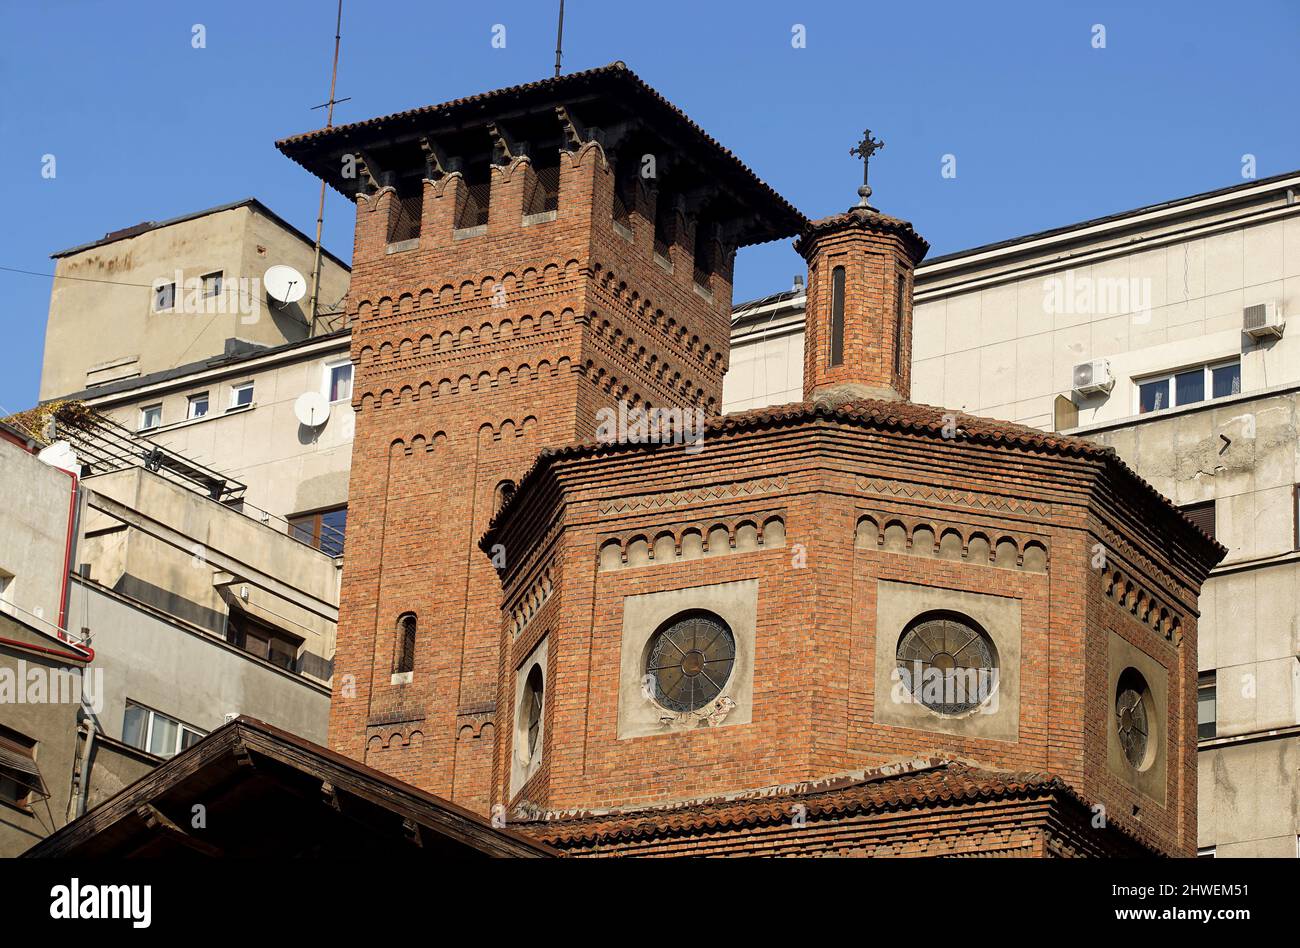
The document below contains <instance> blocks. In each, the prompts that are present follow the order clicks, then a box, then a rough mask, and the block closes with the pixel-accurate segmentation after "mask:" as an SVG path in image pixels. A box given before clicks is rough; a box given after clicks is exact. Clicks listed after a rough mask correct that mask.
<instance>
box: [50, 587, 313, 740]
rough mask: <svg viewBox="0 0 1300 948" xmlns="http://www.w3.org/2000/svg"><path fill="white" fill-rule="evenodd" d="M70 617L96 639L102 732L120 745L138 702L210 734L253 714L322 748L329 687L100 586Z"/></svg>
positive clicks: (79, 596) (84, 591) (79, 593)
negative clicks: (231, 719)
mask: <svg viewBox="0 0 1300 948" xmlns="http://www.w3.org/2000/svg"><path fill="white" fill-rule="evenodd" d="M77 587H78V588H77V589H76V594H75V595H74V597H73V606H72V612H73V617H74V619H75V620H76V621H77V622H78V623H85V624H86V625H87V626H88V627H89V628H90V629H91V631H92V633H93V635H94V644H95V663H94V664H95V667H96V668H99V669H102V671H103V676H104V689H103V691H104V696H103V707H102V710H100V711H99V713H98V722H99V726H100V728H101V730H102V731H103V733H105V734H107V735H108V736H109V737H111V738H114V739H115V740H121V739H122V725H123V720H124V716H125V713H126V702H127V701H128V700H130V701H134V702H136V703H137V704H142V705H144V706H146V707H148V708H152V709H153V710H155V711H160V712H162V713H163V714H166V715H169V716H171V717H173V718H175V719H177V720H179V721H181V722H183V723H185V724H188V725H190V726H192V727H195V728H198V729H200V730H202V731H205V732H211V731H214V730H216V729H217V728H219V727H220V726H221V725H222V724H223V723H224V721H225V715H227V714H247V715H249V716H251V717H255V718H257V719H259V720H262V721H265V722H267V723H268V724H273V725H275V726H276V727H280V728H283V729H284V730H286V731H289V732H290V733H293V734H297V735H299V736H301V737H305V738H307V739H308V740H311V741H315V742H317V743H319V744H324V743H325V741H326V727H327V723H328V718H329V687H328V686H327V685H324V684H322V683H320V682H316V681H313V680H312V679H310V678H306V677H304V676H302V675H297V674H294V673H293V672H289V671H285V670H284V669H281V668H277V667H276V666H274V665H272V664H271V663H270V662H265V661H262V660H261V659H257V658H254V657H252V656H251V655H249V654H248V653H247V652H244V651H242V650H240V649H238V648H236V647H235V646H233V645H231V644H229V643H227V642H224V641H222V640H221V639H220V638H219V637H217V636H214V635H210V634H207V633H205V632H203V631H202V630H198V629H193V628H189V627H187V626H184V625H182V624H179V623H176V622H172V621H170V620H169V619H168V618H167V617H166V616H163V615H159V614H156V613H151V612H148V611H144V610H141V609H140V608H139V607H138V606H137V605H136V604H135V603H133V602H131V601H130V600H128V599H126V598H125V597H122V596H118V595H116V594H114V593H112V592H111V591H109V590H105V589H102V588H100V587H98V586H97V585H95V584H81V583H78V584H77Z"/></svg>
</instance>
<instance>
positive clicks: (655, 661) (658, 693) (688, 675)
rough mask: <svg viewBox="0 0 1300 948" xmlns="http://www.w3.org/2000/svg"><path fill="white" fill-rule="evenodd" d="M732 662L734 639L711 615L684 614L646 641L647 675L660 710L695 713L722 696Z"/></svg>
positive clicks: (734, 651)
mask: <svg viewBox="0 0 1300 948" xmlns="http://www.w3.org/2000/svg"><path fill="white" fill-rule="evenodd" d="M735 662H736V639H735V636H734V635H732V632H731V628H730V627H729V626H728V625H727V623H726V622H724V621H723V620H722V619H721V618H720V617H718V616H716V615H714V614H713V613H711V612H688V613H684V614H682V615H680V616H677V617H676V618H674V619H671V620H669V621H668V622H667V623H665V624H664V625H663V627H661V628H660V630H659V631H658V632H656V633H655V634H654V636H653V637H652V638H651V639H650V646H649V652H648V654H647V657H646V674H647V675H649V676H650V677H651V678H653V679H654V699H655V701H657V702H658V703H659V704H660V705H662V706H663V707H665V708H667V709H668V710H670V711H698V710H699V709H700V708H702V707H704V706H705V705H706V704H708V703H709V702H710V701H712V700H713V699H714V698H716V697H717V696H718V695H719V694H721V693H722V689H723V688H724V687H725V686H726V684H727V680H728V679H729V678H730V677H731V669H732V667H733V666H734V665H735Z"/></svg>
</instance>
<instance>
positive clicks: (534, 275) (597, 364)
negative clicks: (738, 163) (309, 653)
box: [330, 143, 731, 812]
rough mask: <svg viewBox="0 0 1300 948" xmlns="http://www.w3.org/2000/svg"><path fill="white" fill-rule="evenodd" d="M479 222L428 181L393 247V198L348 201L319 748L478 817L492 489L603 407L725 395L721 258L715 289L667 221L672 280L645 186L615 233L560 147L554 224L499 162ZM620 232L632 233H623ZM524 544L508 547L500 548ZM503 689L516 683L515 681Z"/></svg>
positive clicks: (494, 611)
mask: <svg viewBox="0 0 1300 948" xmlns="http://www.w3.org/2000/svg"><path fill="white" fill-rule="evenodd" d="M491 175H492V192H491V202H490V211H489V219H488V223H487V225H486V228H483V229H476V230H473V231H459V232H458V231H455V229H454V226H453V225H454V223H455V221H456V209H457V207H458V202H462V201H463V200H464V196H463V193H462V192H463V189H464V187H465V185H464V182H463V180H462V178H461V176H460V175H459V174H451V175H448V176H446V177H444V178H442V179H441V180H439V181H437V182H425V184H424V203H423V212H422V223H421V232H420V235H419V238H418V241H417V242H415V245H413V246H412V245H411V242H404V243H403V244H399V245H393V246H390V245H389V244H388V243H387V239H388V236H389V233H390V230H389V223H390V217H391V216H392V215H394V214H396V213H397V200H396V195H395V192H394V191H393V189H391V188H381V189H379V190H378V192H377V193H376V194H373V195H367V196H363V197H362V198H360V199H359V201H358V208H357V225H356V246H355V250H354V255H353V273H352V289H351V293H350V297H349V299H350V305H351V306H352V313H351V315H352V319H353V326H354V330H353V338H352V357H353V361H354V362H355V363H356V380H355V384H354V392H355V396H354V399H353V407H354V409H355V411H356V438H355V442H354V455H353V464H352V474H351V499H350V508H349V509H350V522H349V525H348V562H347V565H346V567H345V571H344V576H343V591H342V602H341V608H340V623H339V633H338V651H337V657H336V666H335V667H336V674H335V683H336V690H335V695H334V700H333V705H332V710H331V721H330V742H331V745H332V746H333V747H335V748H336V749H339V750H341V751H342V752H344V753H347V754H349V755H350V756H353V757H355V758H358V759H361V760H364V761H366V762H367V763H369V764H371V765H373V766H376V767H378V768H380V769H383V770H385V771H387V772H389V773H392V774H394V775H395V776H399V777H401V778H403V779H405V780H409V781H410V782H412V783H415V784H416V785H418V786H420V787H423V788H425V789H428V790H430V791H432V792H435V793H438V794H441V795H443V796H447V797H450V798H452V799H454V800H456V801H457V802H460V803H462V804H464V805H467V806H470V807H472V808H474V809H477V810H479V811H480V812H486V811H487V809H488V806H489V802H490V801H489V792H490V787H491V785H492V779H491V774H492V767H493V750H492V745H493V742H494V739H495V738H494V735H495V733H496V729H497V728H498V727H500V726H501V725H500V723H499V722H498V721H497V720H496V718H497V709H496V703H497V701H498V698H499V692H500V690H501V688H504V687H505V685H504V682H505V681H506V680H507V679H509V680H510V681H511V682H513V675H512V674H510V673H509V672H510V671H511V670H510V669H508V668H503V667H502V666H501V663H500V661H499V656H498V644H499V630H500V621H501V620H500V615H501V613H500V605H501V590H500V584H499V582H498V580H497V577H496V574H495V571H494V569H493V565H492V563H491V561H490V560H489V559H488V558H487V557H486V556H484V555H483V553H482V552H481V551H480V550H479V549H478V547H477V542H478V540H479V537H480V536H481V535H482V533H483V532H484V530H485V529H486V527H487V525H488V522H489V520H490V519H491V517H492V515H493V513H494V512H495V505H496V498H497V497H498V489H499V487H500V485H501V484H502V483H503V482H506V481H516V480H518V478H519V477H520V476H521V475H522V474H523V473H524V471H525V470H526V469H527V468H528V466H529V465H530V464H531V463H532V461H533V459H534V458H535V457H536V455H537V453H538V451H539V450H540V449H541V448H542V447H543V446H545V445H548V444H559V443H567V442H571V441H575V440H581V439H583V438H589V437H591V436H592V435H593V434H594V433H595V431H596V424H597V412H598V411H599V409H600V408H601V407H603V406H608V405H611V404H614V403H615V402H617V401H619V400H627V401H630V402H632V403H634V404H644V405H664V406H670V407H673V406H699V407H701V408H703V409H705V410H708V411H716V409H717V406H718V405H719V404H720V402H721V388H722V373H723V371H724V370H725V366H726V352H727V338H728V329H729V313H730V298H731V287H730V254H729V252H728V251H727V250H726V248H723V249H722V251H721V253H720V255H719V259H720V260H721V261H722V263H721V264H720V266H719V269H718V272H717V273H715V274H714V275H713V277H712V287H711V293H703V292H701V291H700V290H699V289H697V288H696V286H695V282H694V277H693V267H692V259H693V244H692V241H693V239H694V228H693V225H692V222H691V220H690V219H689V218H687V217H682V218H681V219H680V222H679V226H678V228H677V234H678V242H677V243H676V244H675V245H674V246H673V247H672V248H671V249H670V252H669V260H670V263H669V265H668V266H667V267H666V266H665V265H664V264H663V263H661V262H657V261H656V260H655V258H654V254H653V224H652V221H653V220H654V216H655V210H656V208H655V201H656V194H655V191H654V190H653V189H648V188H645V187H638V189H637V202H636V207H635V209H634V211H633V213H632V215H631V217H630V220H629V224H630V230H629V231H623V230H621V229H616V228H615V227H614V225H613V223H612V220H611V216H612V201H613V173H612V170H611V166H610V164H609V162H608V161H607V160H606V158H605V155H604V153H603V151H602V149H601V148H600V146H599V145H596V144H594V143H588V144H587V145H585V146H583V147H582V148H581V149H579V150H577V151H575V152H567V153H564V154H563V155H562V156H561V174H560V197H559V208H558V211H557V212H556V214H555V215H554V219H551V220H544V219H541V220H539V219H536V218H533V219H530V221H529V222H528V223H525V221H524V213H523V212H524V200H525V194H526V193H527V190H528V188H529V186H530V182H531V178H532V177H533V176H534V171H533V168H532V165H531V163H530V162H529V161H528V160H527V159H516V160H515V161H513V162H511V163H510V164H509V165H507V166H494V167H493V169H492V171H491ZM629 233H630V239H629V236H628V234H629ZM517 552H518V551H515V550H508V551H506V553H505V555H506V556H507V557H511V556H513V555H516V554H517ZM406 612H414V613H416V615H417V617H418V629H419V632H418V639H417V656H416V661H415V668H414V672H413V674H412V675H411V681H410V682H409V683H406V682H400V683H394V682H393V678H392V671H393V667H394V666H393V656H394V647H395V640H396V634H397V633H396V629H397V620H398V617H399V616H400V615H402V614H403V613H406ZM511 687H513V685H511Z"/></svg>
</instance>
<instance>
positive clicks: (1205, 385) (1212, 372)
mask: <svg viewBox="0 0 1300 948" xmlns="http://www.w3.org/2000/svg"><path fill="white" fill-rule="evenodd" d="M1137 389H1138V406H1137V407H1138V414H1140V415H1145V414H1146V413H1147V412H1151V411H1161V410H1162V409H1165V408H1175V407H1177V406H1179V405H1194V404H1196V403H1197V402H1203V401H1205V400H1206V398H1207V397H1208V398H1224V397H1226V396H1229V395H1239V394H1241V362H1240V360H1234V361H1232V362H1220V363H1213V364H1209V365H1199V366H1196V367H1195V368H1191V369H1184V370H1182V371H1179V372H1169V373H1166V374H1164V375H1157V376H1152V377H1151V378H1147V379H1141V380H1139V381H1138V383H1137ZM1207 393H1208V394H1207Z"/></svg>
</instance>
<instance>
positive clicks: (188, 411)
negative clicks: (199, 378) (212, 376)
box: [185, 392, 212, 419]
mask: <svg viewBox="0 0 1300 948" xmlns="http://www.w3.org/2000/svg"><path fill="white" fill-rule="evenodd" d="M200 399H202V401H203V412H202V414H196V413H195V411H194V406H195V405H197V404H198V403H199V400H200ZM210 411H212V399H211V398H210V397H209V395H208V393H207V392H195V393H194V394H193V395H191V396H189V398H187V399H186V401H185V417H186V418H187V419H194V418H206V417H207V415H208V412H210Z"/></svg>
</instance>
